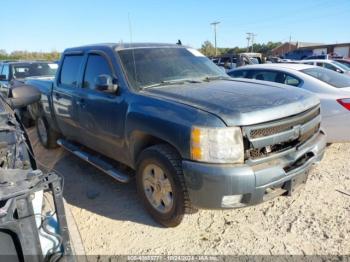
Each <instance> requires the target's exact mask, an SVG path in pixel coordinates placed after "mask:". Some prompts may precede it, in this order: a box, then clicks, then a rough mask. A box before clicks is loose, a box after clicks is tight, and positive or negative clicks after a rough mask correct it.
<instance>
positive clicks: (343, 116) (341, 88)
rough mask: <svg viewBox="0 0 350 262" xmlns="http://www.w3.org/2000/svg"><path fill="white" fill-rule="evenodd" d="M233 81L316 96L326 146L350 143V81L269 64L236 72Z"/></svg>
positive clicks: (315, 70)
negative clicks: (281, 86) (265, 83)
mask: <svg viewBox="0 0 350 262" xmlns="http://www.w3.org/2000/svg"><path fill="white" fill-rule="evenodd" d="M228 74H229V75H230V76H232V77H235V78H237V77H243V78H249V79H258V80H264V81H271V82H276V83H281V84H286V85H290V86H295V87H298V88H302V89H305V90H308V91H310V92H313V93H316V94H317V95H318V97H319V98H320V100H321V113H322V127H323V128H324V130H325V131H326V134H327V141H328V143H334V142H350V124H349V123H350V77H349V76H346V75H341V74H338V73H336V72H333V71H331V70H328V69H324V68H321V67H315V66H310V65H302V64H269V65H256V66H246V67H244V68H238V69H236V70H232V71H230V72H228Z"/></svg>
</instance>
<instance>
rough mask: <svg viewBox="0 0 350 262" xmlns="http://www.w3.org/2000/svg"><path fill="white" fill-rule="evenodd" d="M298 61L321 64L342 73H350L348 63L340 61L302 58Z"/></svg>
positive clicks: (306, 63)
mask: <svg viewBox="0 0 350 262" xmlns="http://www.w3.org/2000/svg"><path fill="white" fill-rule="evenodd" d="M298 63H301V64H305V65H314V66H321V67H324V68H327V69H330V70H333V71H336V72H338V73H341V74H347V75H350V70H349V68H348V67H347V66H346V65H343V64H342V63H339V62H337V61H334V60H328V59H312V60H301V61H299V62H298Z"/></svg>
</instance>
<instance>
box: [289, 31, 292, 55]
mask: <svg viewBox="0 0 350 262" xmlns="http://www.w3.org/2000/svg"><path fill="white" fill-rule="evenodd" d="M291 43H292V35H289V52H290V45H291Z"/></svg>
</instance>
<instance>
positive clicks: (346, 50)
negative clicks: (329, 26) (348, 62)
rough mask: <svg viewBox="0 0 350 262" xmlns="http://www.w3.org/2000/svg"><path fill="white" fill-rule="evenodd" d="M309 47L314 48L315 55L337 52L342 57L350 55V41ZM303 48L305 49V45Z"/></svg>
mask: <svg viewBox="0 0 350 262" xmlns="http://www.w3.org/2000/svg"><path fill="white" fill-rule="evenodd" d="M307 48H309V49H312V50H313V53H314V54H315V55H322V54H335V55H338V56H342V57H350V43H339V44H326V45H313V46H309V47H307ZM302 49H305V47H303V48H302Z"/></svg>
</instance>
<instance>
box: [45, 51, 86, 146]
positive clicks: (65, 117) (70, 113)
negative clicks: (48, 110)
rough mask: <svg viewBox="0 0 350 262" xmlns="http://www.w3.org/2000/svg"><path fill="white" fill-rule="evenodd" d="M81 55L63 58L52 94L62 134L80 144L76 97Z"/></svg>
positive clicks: (77, 95)
mask: <svg viewBox="0 0 350 262" xmlns="http://www.w3.org/2000/svg"><path fill="white" fill-rule="evenodd" d="M83 60H84V56H83V54H82V53H81V54H66V55H65V56H64V59H63V62H62V65H61V69H60V73H59V75H58V79H57V80H56V85H55V88H54V89H53V93H52V100H53V107H54V111H55V116H56V121H57V124H58V127H59V128H60V130H61V132H62V134H63V135H64V136H65V137H66V138H67V139H70V140H74V141H77V142H82V139H81V136H80V134H79V132H80V126H79V122H78V109H79V107H78V106H77V97H79V92H80V89H81V76H82V65H83Z"/></svg>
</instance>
